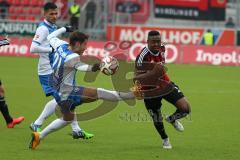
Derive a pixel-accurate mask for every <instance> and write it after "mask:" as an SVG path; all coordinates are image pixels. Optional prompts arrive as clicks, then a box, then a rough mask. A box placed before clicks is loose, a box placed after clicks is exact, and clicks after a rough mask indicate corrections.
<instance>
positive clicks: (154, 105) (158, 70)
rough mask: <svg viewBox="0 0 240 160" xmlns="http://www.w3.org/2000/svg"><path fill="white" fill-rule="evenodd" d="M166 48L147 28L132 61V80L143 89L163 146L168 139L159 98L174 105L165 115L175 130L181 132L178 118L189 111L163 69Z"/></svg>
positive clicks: (158, 34)
mask: <svg viewBox="0 0 240 160" xmlns="http://www.w3.org/2000/svg"><path fill="white" fill-rule="evenodd" d="M164 53H165V47H164V45H162V42H161V35H160V33H159V32H158V31H150V32H149V34H148V40H147V47H144V48H143V49H142V50H141V52H140V54H139V55H138V56H137V58H136V61H135V78H134V81H135V83H136V82H137V83H138V85H139V88H140V90H142V91H143V98H144V103H145V107H146V109H147V110H148V112H149V114H150V115H151V117H152V119H153V122H154V126H155V128H156V130H157V131H158V133H159V134H160V136H161V138H162V139H163V148H165V149H171V148H172V145H171V144H170V141H169V138H168V136H167V134H166V132H165V129H164V125H163V121H162V120H163V118H162V114H161V110H160V109H161V105H162V103H161V101H162V99H164V100H166V101H168V102H169V103H171V104H173V105H174V106H175V107H176V111H175V113H173V114H172V115H170V116H168V117H167V118H166V121H167V122H169V123H170V124H172V125H173V126H174V128H175V129H176V130H178V131H181V132H182V131H183V130H184V128H183V126H182V124H181V123H180V122H179V121H178V119H181V118H183V117H185V116H187V114H189V113H190V104H189V102H188V101H187V99H186V98H185V96H184V95H183V93H182V92H181V90H180V89H179V87H178V86H177V85H176V84H174V83H173V82H172V81H171V80H170V78H169V77H168V75H167V74H166V70H165V68H164V64H165V57H164Z"/></svg>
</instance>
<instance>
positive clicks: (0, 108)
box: [0, 97, 13, 124]
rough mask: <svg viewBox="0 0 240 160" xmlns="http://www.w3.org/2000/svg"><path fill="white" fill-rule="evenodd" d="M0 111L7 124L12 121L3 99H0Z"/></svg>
mask: <svg viewBox="0 0 240 160" xmlns="http://www.w3.org/2000/svg"><path fill="white" fill-rule="evenodd" d="M0 111H1V112H2V115H3V117H4V119H5V121H6V123H7V124H8V123H11V122H12V121H13V119H12V117H11V116H10V114H9V111H8V106H7V104H6V103H5V99H4V97H0Z"/></svg>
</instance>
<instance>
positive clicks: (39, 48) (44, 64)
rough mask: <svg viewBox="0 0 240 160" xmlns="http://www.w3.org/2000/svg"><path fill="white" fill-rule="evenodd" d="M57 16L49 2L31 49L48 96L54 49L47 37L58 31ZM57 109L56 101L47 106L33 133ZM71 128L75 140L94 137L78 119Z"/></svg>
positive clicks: (54, 7)
mask: <svg viewBox="0 0 240 160" xmlns="http://www.w3.org/2000/svg"><path fill="white" fill-rule="evenodd" d="M57 15H58V9H57V6H56V5H55V4H54V3H51V2H49V3H46V4H45V5H44V17H45V19H44V21H43V22H41V23H40V24H39V26H38V28H37V31H36V33H35V36H34V38H33V41H32V44H31V48H30V52H31V53H39V62H38V75H39V80H40V83H41V86H42V88H43V90H44V93H45V95H46V96H50V95H52V94H53V89H52V87H51V86H50V85H49V77H50V76H51V74H52V72H53V71H52V68H51V65H50V60H49V56H50V54H51V53H52V52H53V48H52V47H51V46H50V45H49V42H48V40H47V36H48V35H49V34H50V33H52V32H53V31H55V30H56V29H57V26H56V21H57ZM56 107H57V102H56V101H55V99H53V100H51V101H49V102H48V103H47V104H46V105H45V108H44V110H43V111H42V113H41V115H40V116H39V117H38V118H37V120H36V121H34V122H33V123H32V124H31V125H30V128H31V129H32V130H33V131H41V128H40V127H41V125H42V124H43V122H44V120H45V119H46V118H47V117H49V116H50V115H52V114H53V113H54V112H55V109H56ZM71 126H72V136H73V138H74V139H78V138H87V139H88V138H91V137H93V134H90V133H87V132H86V131H83V130H82V129H81V128H80V127H79V125H78V122H77V120H76V119H75V120H74V121H73V122H72V123H71Z"/></svg>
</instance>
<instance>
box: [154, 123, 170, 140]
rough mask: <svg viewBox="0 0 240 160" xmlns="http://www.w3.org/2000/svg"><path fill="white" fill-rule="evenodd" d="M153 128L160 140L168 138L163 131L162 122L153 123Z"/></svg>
mask: <svg viewBox="0 0 240 160" xmlns="http://www.w3.org/2000/svg"><path fill="white" fill-rule="evenodd" d="M154 126H155V128H156V130H157V131H158V133H159V135H160V136H161V138H162V139H166V138H168V136H167V133H166V132H165V129H164V125H163V122H154Z"/></svg>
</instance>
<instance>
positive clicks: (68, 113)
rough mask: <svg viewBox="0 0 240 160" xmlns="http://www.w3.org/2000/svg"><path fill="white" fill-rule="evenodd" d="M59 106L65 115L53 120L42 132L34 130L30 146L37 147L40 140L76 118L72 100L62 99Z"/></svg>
mask: <svg viewBox="0 0 240 160" xmlns="http://www.w3.org/2000/svg"><path fill="white" fill-rule="evenodd" d="M59 106H60V110H61V113H62V115H63V117H62V118H58V119H55V120H54V121H52V122H51V123H50V124H49V125H48V126H47V127H45V128H44V129H43V130H42V131H41V132H33V133H32V140H31V142H30V144H29V148H31V149H36V147H37V146H38V145H39V143H40V141H41V140H43V139H44V138H45V137H46V136H47V135H48V134H50V133H52V132H55V131H57V130H59V129H61V128H63V127H65V126H66V125H68V124H69V123H71V122H72V120H73V119H74V108H73V107H74V106H73V103H72V101H68V100H66V101H62V102H60V103H59Z"/></svg>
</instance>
